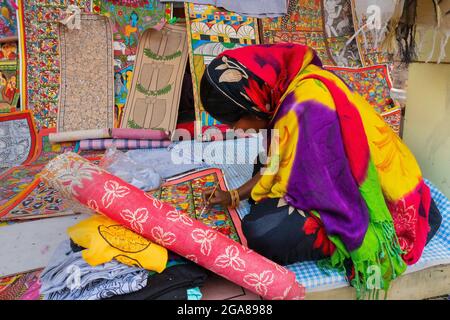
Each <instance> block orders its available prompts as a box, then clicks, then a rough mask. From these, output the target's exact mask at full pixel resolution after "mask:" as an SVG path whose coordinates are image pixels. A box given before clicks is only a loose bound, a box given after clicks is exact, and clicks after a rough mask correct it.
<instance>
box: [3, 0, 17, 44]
mask: <svg viewBox="0 0 450 320" xmlns="http://www.w3.org/2000/svg"><path fill="white" fill-rule="evenodd" d="M16 37H17V15H16V4H15V1H14V0H0V41H2V40H7V39H8V40H9V39H12V38H16Z"/></svg>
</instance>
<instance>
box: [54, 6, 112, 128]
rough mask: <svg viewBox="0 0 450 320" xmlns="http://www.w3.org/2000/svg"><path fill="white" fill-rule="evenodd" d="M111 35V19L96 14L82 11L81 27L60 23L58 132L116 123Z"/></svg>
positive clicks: (101, 126) (107, 125)
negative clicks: (69, 27) (72, 27)
mask: <svg viewBox="0 0 450 320" xmlns="http://www.w3.org/2000/svg"><path fill="white" fill-rule="evenodd" d="M112 37H113V35H112V25H111V22H110V20H109V19H108V18H107V17H104V16H100V15H96V14H81V28H80V30H77V29H74V30H69V29H68V28H67V27H66V26H64V25H60V27H59V40H60V50H61V55H60V57H61V88H60V95H59V105H58V125H57V130H58V132H66V131H77V130H88V129H102V128H112V127H113V126H114V78H113V72H114V70H113V68H114V64H113V43H112V42H113V41H112Z"/></svg>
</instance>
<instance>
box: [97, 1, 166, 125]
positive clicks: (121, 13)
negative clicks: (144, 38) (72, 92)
mask: <svg viewBox="0 0 450 320" xmlns="http://www.w3.org/2000/svg"><path fill="white" fill-rule="evenodd" d="M93 12H94V13H99V14H102V15H105V16H107V17H109V18H110V20H111V22H112V23H113V33H114V91H115V105H116V107H115V115H116V119H117V123H116V127H118V126H119V123H118V121H120V119H121V117H122V111H123V107H124V105H125V102H126V99H127V96H128V90H129V89H130V86H131V79H132V75H133V66H134V61H135V60H136V54H137V48H138V40H139V38H140V36H141V35H142V33H143V32H144V31H145V30H146V29H148V28H152V27H157V26H159V25H160V24H161V23H162V22H164V21H166V20H169V19H170V18H171V15H172V9H171V5H170V4H161V3H160V2H159V1H157V0H140V1H125V0H124V1H120V0H119V1H116V0H103V1H102V0H94V1H93Z"/></svg>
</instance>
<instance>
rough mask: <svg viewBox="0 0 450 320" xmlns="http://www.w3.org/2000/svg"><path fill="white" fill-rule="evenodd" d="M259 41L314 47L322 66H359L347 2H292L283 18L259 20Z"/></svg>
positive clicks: (330, 0)
mask: <svg viewBox="0 0 450 320" xmlns="http://www.w3.org/2000/svg"><path fill="white" fill-rule="evenodd" d="M261 26H262V31H261V34H262V42H264V43H278V42H292V43H299V44H304V45H308V46H310V47H312V48H314V49H315V50H316V52H317V54H318V56H319V57H320V59H321V60H322V62H323V64H327V65H337V66H345V67H358V66H361V58H360V55H359V51H358V47H357V45H356V41H354V40H353V41H352V40H351V37H352V36H353V34H354V33H355V30H354V26H353V18H352V7H351V3H350V0H291V1H289V6H288V13H287V15H285V16H283V17H276V18H264V19H262V20H261Z"/></svg>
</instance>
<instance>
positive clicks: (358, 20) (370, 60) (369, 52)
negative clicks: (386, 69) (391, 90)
mask: <svg viewBox="0 0 450 320" xmlns="http://www.w3.org/2000/svg"><path fill="white" fill-rule="evenodd" d="M368 5H369V3H368V2H363V1H361V2H360V3H359V2H358V1H357V0H356V1H355V0H351V6H352V11H353V17H354V23H355V29H356V30H357V31H358V30H360V29H361V28H362V27H363V26H364V25H365V24H366V23H367V21H368V20H367V19H368V14H367V6H368ZM383 40H384V32H382V30H376V29H373V30H370V29H367V28H363V29H362V31H361V32H359V33H358V35H357V36H356V42H357V44H358V48H359V52H360V53H361V62H362V65H363V66H373V65H378V64H386V63H390V62H392V61H393V56H392V55H390V54H388V53H387V52H386V50H383V49H382V42H383Z"/></svg>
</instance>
